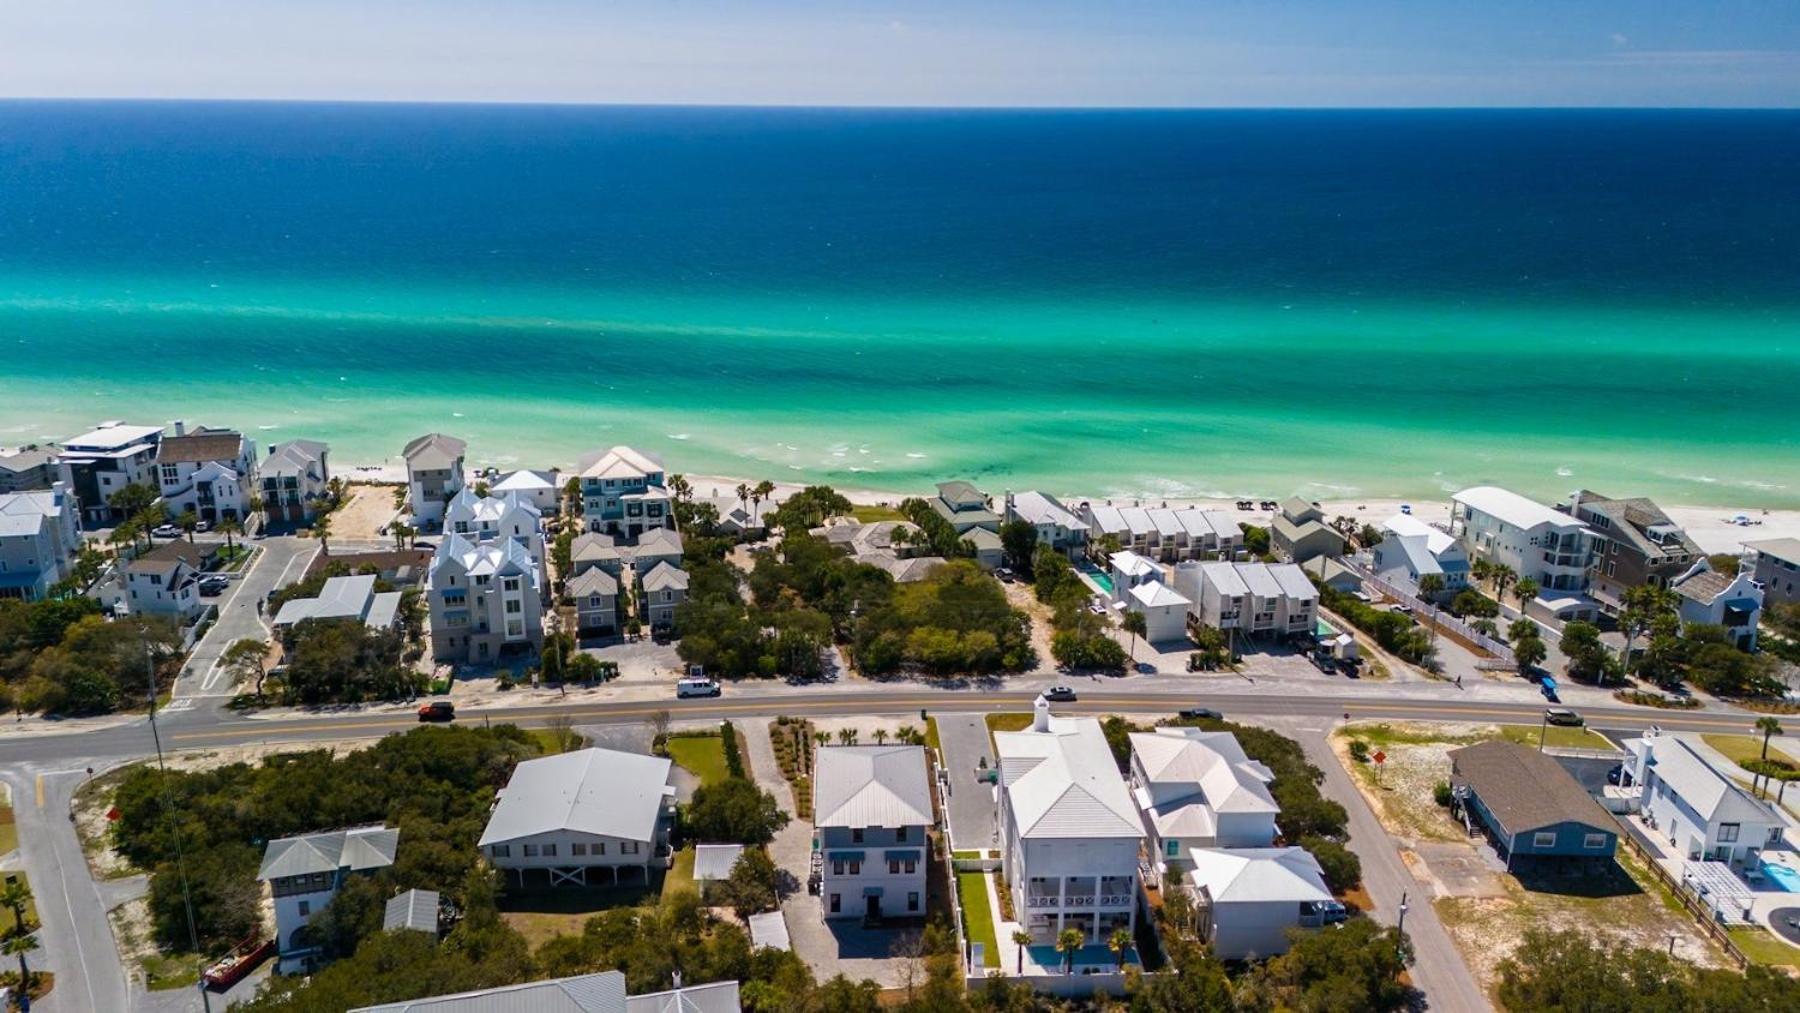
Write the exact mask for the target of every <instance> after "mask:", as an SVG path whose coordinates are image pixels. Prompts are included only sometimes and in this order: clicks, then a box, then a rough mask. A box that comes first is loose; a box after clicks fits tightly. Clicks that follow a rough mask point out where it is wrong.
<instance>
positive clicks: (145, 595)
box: [125, 540, 206, 624]
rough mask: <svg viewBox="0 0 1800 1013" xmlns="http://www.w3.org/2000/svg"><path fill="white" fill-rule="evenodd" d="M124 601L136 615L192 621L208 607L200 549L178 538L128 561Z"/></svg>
mask: <svg viewBox="0 0 1800 1013" xmlns="http://www.w3.org/2000/svg"><path fill="white" fill-rule="evenodd" d="M125 601H126V602H127V604H128V607H129V608H130V610H131V612H132V613H133V614H135V615H148V616H162V617H164V618H167V619H173V620H175V621H176V622H179V623H182V624H186V623H188V622H190V621H192V620H193V619H194V617H196V616H198V615H199V614H200V613H201V611H203V610H204V609H205V608H206V602H205V601H204V600H203V599H202V598H201V597H200V564H199V553H198V552H197V551H196V550H194V547H193V545H192V544H191V543H188V542H183V541H180V540H177V541H173V542H165V543H163V544H162V545H159V546H157V547H156V548H154V549H152V550H150V551H149V552H146V553H144V554H143V555H141V556H139V557H137V558H136V559H133V560H132V561H131V562H129V563H127V564H125Z"/></svg>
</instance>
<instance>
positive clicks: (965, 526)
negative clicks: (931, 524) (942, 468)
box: [931, 481, 1000, 535]
mask: <svg viewBox="0 0 1800 1013" xmlns="http://www.w3.org/2000/svg"><path fill="white" fill-rule="evenodd" d="M931 509H933V510H935V511H936V512H937V515H938V516H939V517H942V518H943V519H944V520H946V521H949V522H950V526H951V527H953V528H955V529H956V533H957V534H959V535H960V534H965V533H967V532H968V531H969V529H971V528H986V529H987V530H989V531H998V530H1000V515H999V514H996V513H995V512H994V511H993V510H992V509H990V508H989V507H988V498H987V493H984V492H982V491H981V490H980V489H977V488H975V486H974V485H973V484H971V483H969V482H961V481H958V482H939V483H938V486H937V496H936V497H935V498H933V499H932V500H931Z"/></svg>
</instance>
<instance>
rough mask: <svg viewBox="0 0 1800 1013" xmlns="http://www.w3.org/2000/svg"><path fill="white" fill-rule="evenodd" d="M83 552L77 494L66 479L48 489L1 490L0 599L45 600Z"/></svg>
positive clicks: (69, 571)
mask: <svg viewBox="0 0 1800 1013" xmlns="http://www.w3.org/2000/svg"><path fill="white" fill-rule="evenodd" d="M80 554H81V530H80V520H79V518H78V517H77V508H76V504H75V498H74V497H73V496H70V495H69V493H68V488H67V487H66V486H64V485H63V484H62V483H61V482H58V483H56V484H55V485H54V486H53V487H52V488H51V489H50V490H49V491H47V492H12V493H3V494H0V598H19V599H23V600H25V601H38V600H39V599H42V598H43V597H45V596H46V595H48V594H49V593H50V589H51V588H53V587H55V586H56V585H57V584H58V583H59V582H60V581H62V579H63V578H65V577H67V576H68V575H69V574H70V573H71V572H73V570H74V566H75V559H76V557H77V556H79V555H80Z"/></svg>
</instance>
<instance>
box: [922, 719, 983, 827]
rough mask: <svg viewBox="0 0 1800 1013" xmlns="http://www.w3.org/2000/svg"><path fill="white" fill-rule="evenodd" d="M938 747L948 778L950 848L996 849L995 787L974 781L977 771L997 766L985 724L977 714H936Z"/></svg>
mask: <svg viewBox="0 0 1800 1013" xmlns="http://www.w3.org/2000/svg"><path fill="white" fill-rule="evenodd" d="M936 717H937V729H938V744H939V745H940V746H942V747H943V749H944V768H945V770H946V771H947V772H948V774H949V777H950V797H949V798H948V799H946V800H945V806H946V808H947V809H948V810H949V814H950V846H951V847H953V848H955V849H956V850H958V851H975V850H979V849H982V848H992V847H998V846H999V826H998V824H997V823H996V822H995V820H996V818H997V816H996V813H997V811H998V810H996V809H995V805H996V803H995V801H994V786H993V785H991V784H982V783H981V782H979V781H977V780H976V779H975V776H976V773H977V771H979V770H980V769H982V761H984V760H985V761H986V768H987V769H993V767H994V766H995V764H996V763H997V757H995V755H994V747H993V741H992V740H991V739H989V738H988V730H987V721H986V720H985V719H984V717H983V716H982V715H980V714H938V715H937V716H936Z"/></svg>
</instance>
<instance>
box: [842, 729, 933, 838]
mask: <svg viewBox="0 0 1800 1013" xmlns="http://www.w3.org/2000/svg"><path fill="white" fill-rule="evenodd" d="M816 764H817V765H816V767H815V769H814V770H813V825H814V826H818V827H907V826H922V825H930V823H931V822H932V819H931V786H930V783H929V781H928V779H927V776H926V773H925V750H924V748H923V747H921V746H827V747H824V748H821V749H820V750H819V751H818V759H817V761H816Z"/></svg>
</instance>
